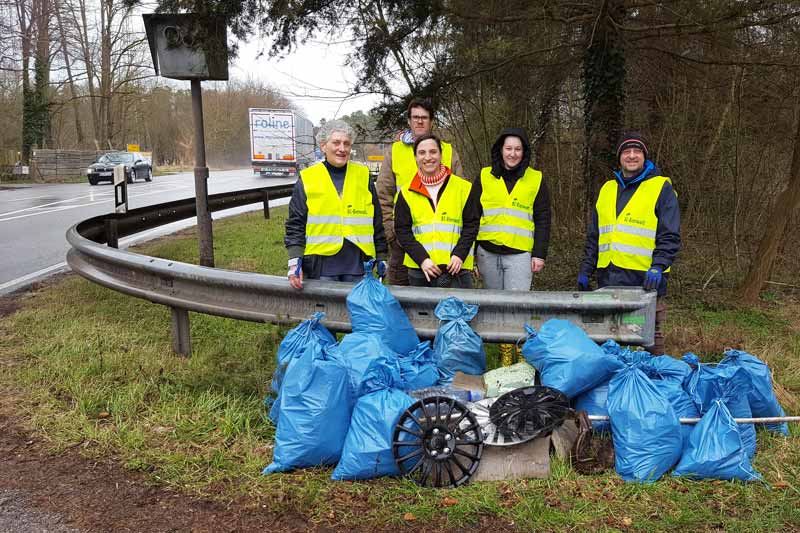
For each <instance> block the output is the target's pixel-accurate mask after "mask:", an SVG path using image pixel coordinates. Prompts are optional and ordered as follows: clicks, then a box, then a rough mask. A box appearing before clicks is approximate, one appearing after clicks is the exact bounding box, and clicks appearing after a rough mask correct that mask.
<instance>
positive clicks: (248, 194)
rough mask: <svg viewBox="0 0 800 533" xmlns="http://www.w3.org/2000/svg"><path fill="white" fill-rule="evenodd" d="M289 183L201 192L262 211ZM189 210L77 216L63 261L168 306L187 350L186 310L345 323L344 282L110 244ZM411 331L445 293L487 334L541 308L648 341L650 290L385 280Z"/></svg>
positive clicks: (180, 345) (602, 332)
mask: <svg viewBox="0 0 800 533" xmlns="http://www.w3.org/2000/svg"><path fill="white" fill-rule="evenodd" d="M290 194H291V187H286V186H283V187H273V188H269V187H268V188H263V189H252V190H248V191H239V192H236V193H224V194H218V195H212V196H210V197H209V209H210V210H211V211H219V210H221V209H229V208H231V207H237V206H241V205H247V204H252V203H256V202H264V215H265V217H267V218H269V206H268V202H269V200H270V199H275V198H281V197H286V196H289V195H290ZM192 216H194V199H188V200H179V201H177V202H170V203H168V204H161V205H156V206H152V207H146V208H140V209H135V210H131V211H129V212H128V213H126V214H112V215H105V216H100V217H95V218H92V219H88V220H85V221H83V222H80V223H78V224H76V225H75V226H73V227H71V228H70V229H69V230H68V231H67V240H68V241H69V243H70V244H71V245H72V249H71V250H69V252H68V253H67V262H68V263H69V265H70V267H71V268H72V270H73V271H75V272H77V273H78V274H80V275H81V276H83V277H85V278H87V279H89V280H91V281H94V282H95V283H98V284H100V285H103V286H105V287H108V288H111V289H114V290H117V291H119V292H123V293H125V294H129V295H131V296H136V297H138V298H143V299H145V300H149V301H151V302H154V303H158V304H163V305H167V306H170V307H171V308H172V338H173V348H174V349H175V351H176V352H178V353H180V354H184V355H188V354H190V353H191V339H190V337H189V315H188V311H194V312H199V313H205V314H210V315H217V316H223V317H228V318H235V319H240V320H249V321H253V322H272V323H277V324H295V323H297V322H298V321H300V320H303V319H305V318H308V317H309V316H310V315H311V314H312V313H314V312H315V311H324V312H325V315H326V316H325V320H324V321H323V323H324V324H325V325H326V326H327V327H328V328H330V329H331V330H334V331H343V332H347V331H350V330H351V325H350V318H349V314H348V312H347V307H346V303H345V300H346V297H347V294H348V293H349V292H350V289H351V286H350V285H349V284H344V283H334V282H325V281H306V282H305V284H304V285H305V286H304V289H303V290H302V291H296V290H294V289H292V288H291V287H290V286H289V284H288V282H287V281H286V278H284V277H281V276H270V275H265V274H255V273H246V272H236V271H230V270H223V269H218V268H208V267H201V266H197V265H192V264H188V263H181V262H178V261H170V260H166V259H159V258H155V257H148V256H144V255H140V254H135V253H132V252H127V251H121V250H117V249H115V248H113V247H110V246H104V245H103V244H101V243H104V242H109V243H111V244H114V243H115V240H116V238H117V236H125V235H130V234H132V233H137V232H139V231H144V230H147V229H151V228H154V227H157V226H160V225H163V224H167V223H170V222H174V221H176V220H180V219H183V218H189V217H192ZM390 290H391V292H392V294H393V295H394V296H395V297H396V298H397V299H398V301H399V302H400V305H401V306H402V307H403V309H404V310H405V311H406V313H407V314H408V316H409V318H410V319H411V323H412V324H413V326H414V328H415V329H416V331H417V333H418V334H419V335H420V336H421V337H426V338H432V337H433V336H435V334H436V331H437V330H438V328H439V325H440V324H439V320H438V319H437V318H436V316H435V315H434V313H433V310H434V308H435V307H436V304H437V303H439V301H441V300H442V299H443V298H444V297H446V296H448V295H455V296H458V297H459V298H461V299H462V300H464V301H465V302H468V303H474V304H478V306H479V312H478V315H477V316H476V317H475V319H474V320H473V321H472V322H471V323H470V325H471V326H472V328H473V329H474V330H475V331H476V332H477V333H478V334H479V335H480V336H481V337H482V338H483V340H484V341H487V342H517V341H519V340H522V339H523V338H524V330H523V325H524V324H525V323H529V324H531V325H532V326H533V327H534V328H537V327H538V326H540V325H541V324H542V323H543V322H544V321H545V320H548V319H550V318H562V319H566V320H570V321H572V322H574V323H576V324H578V325H580V326H581V327H582V328H583V329H584V330H585V331H586V332H587V333H588V334H589V336H590V337H591V338H593V339H594V340H596V341H604V340H606V339H614V340H616V341H617V342H619V343H621V344H639V345H649V344H652V342H653V335H654V327H655V326H654V324H655V301H656V295H655V293H648V292H644V291H643V290H641V289H636V288H634V289H632V288H621V287H620V288H605V289H601V290H597V291H594V292H539V291H536V292H523V291H497V290H466V289H429V288H419V287H395V286H390Z"/></svg>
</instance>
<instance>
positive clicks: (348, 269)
mask: <svg viewBox="0 0 800 533" xmlns="http://www.w3.org/2000/svg"><path fill="white" fill-rule="evenodd" d="M317 140H318V142H319V146H320V148H321V149H322V152H323V154H324V155H325V159H324V160H323V161H321V162H319V163H315V164H313V165H311V166H309V167H308V168H306V169H304V170H302V171H301V172H300V179H299V180H297V182H296V183H295V185H294V190H293V191H292V198H291V200H290V201H289V217H288V218H287V219H286V235H285V236H284V244H285V245H286V250H287V252H288V254H289V272H288V278H289V283H290V284H291V286H292V287H294V288H295V289H302V288H303V279H321V280H325V281H344V282H355V281H358V280H360V279H361V278H362V277H363V276H364V266H363V264H364V263H363V262H364V261H365V260H367V259H371V258H377V259H378V260H379V263H378V275H380V276H383V275H384V273H385V270H386V265H385V263H384V261H385V260H386V257H387V255H388V249H387V245H386V237H385V236H384V233H383V221H382V218H381V208H380V204H379V202H378V195H377V193H376V192H375V185H374V184H373V183H372V181H371V180H370V179H369V169H368V168H367V167H366V166H365V165H360V164H357V163H352V162H350V149H351V147H352V145H353V141H354V140H355V133H354V132H353V129H352V128H351V127H350V125H349V124H347V123H346V122H344V121H341V120H334V121H331V122H327V123H326V124H325V125H324V126H322V127H321V128H320V131H319V133H318V134H317Z"/></svg>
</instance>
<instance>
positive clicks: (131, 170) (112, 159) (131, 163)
mask: <svg viewBox="0 0 800 533" xmlns="http://www.w3.org/2000/svg"><path fill="white" fill-rule="evenodd" d="M117 165H125V179H126V180H127V181H128V183H133V180H135V179H136V178H144V180H145V181H152V180H153V165H152V163H150V160H149V159H147V158H146V157H144V156H143V155H142V154H140V153H138V152H109V153H107V154H103V155H101V156H100V157H98V158H97V161H95V162H94V163H92V164H91V165H89V168H87V169H86V176H87V177H88V178H89V185H97V184H98V183H99V182H101V181H110V182H112V183H113V182H114V167H115V166H117Z"/></svg>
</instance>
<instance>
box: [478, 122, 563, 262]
mask: <svg viewBox="0 0 800 533" xmlns="http://www.w3.org/2000/svg"><path fill="white" fill-rule="evenodd" d="M509 135H511V136H514V137H519V138H520V139H521V140H522V161H520V163H519V165H517V166H516V167H514V168H512V169H506V168H505V167H503V143H504V142H505V140H506V137H508V136H509ZM530 162H531V146H530V143H529V142H528V134H527V133H526V132H525V130H524V129H522V128H506V129H504V130H503V131H501V132H500V136H499V137H497V140H496V141H495V143H494V145H493V146H492V167H491V168H492V176H494V177H496V178H497V179H502V180H503V181H504V182H505V185H506V189H507V190H508V192H509V193H511V191H512V190H513V189H514V185H515V184H516V183H517V180H518V179H520V178H521V177H522V176H523V175H524V174H525V171H526V170H527V169H528V166H529V165H530ZM472 189H473V191H476V194H477V196H478V199H479V200H480V197H481V194H482V193H483V186H482V184H481V180H480V178H478V179H476V180H475V182H474V183H473V184H472ZM476 189H477V190H476ZM481 215H483V207H482V206H481ZM533 222H534V224H535V225H536V227H535V229H534V230H533V250H517V249H516V248H509V247H508V246H503V245H497V244H494V243H491V242H489V241H478V245H479V246H480V247H481V248H483V249H484V250H486V251H487V252H491V253H493V254H502V255H510V254H518V253H523V252H531V256H532V257H538V258H539V259H547V249H548V247H549V246H550V191H549V190H548V189H547V182H545V180H544V178H542V185H541V186H540V188H539V193H538V194H537V195H536V200H535V201H534V202H533Z"/></svg>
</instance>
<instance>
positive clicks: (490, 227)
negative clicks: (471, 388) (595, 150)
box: [474, 128, 550, 366]
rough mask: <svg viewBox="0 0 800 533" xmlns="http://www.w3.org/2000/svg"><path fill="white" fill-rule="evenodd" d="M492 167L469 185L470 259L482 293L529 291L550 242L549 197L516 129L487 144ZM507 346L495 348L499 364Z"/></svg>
mask: <svg viewBox="0 0 800 533" xmlns="http://www.w3.org/2000/svg"><path fill="white" fill-rule="evenodd" d="M491 153H492V164H491V166H488V167H485V168H483V169H482V170H481V177H480V179H478V180H476V181H475V185H474V187H475V189H476V190H477V191H478V195H479V197H480V204H481V226H480V231H479V232H478V238H477V245H476V246H475V256H476V257H475V258H476V262H477V266H478V272H479V274H480V277H481V279H482V280H483V286H484V288H487V289H504V290H518V291H529V290H530V289H531V281H532V279H533V274H535V273H537V272H541V271H542V269H543V268H544V261H545V259H546V258H547V248H548V245H549V243H550V195H549V193H548V190H547V185H546V184H545V182H544V180H543V179H542V173H541V172H540V171H538V170H534V169H532V168H530V166H529V165H530V162H531V147H530V143H529V142H528V134H527V133H526V132H525V130H524V129H522V128H506V129H505V130H503V131H502V132H500V135H499V136H498V137H497V140H496V141H495V143H494V145H493V146H492V152H491ZM513 359H514V350H513V346H512V345H510V344H501V345H500V360H501V363H502V364H503V365H504V366H508V365H510V364H511V363H512V362H513Z"/></svg>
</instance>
